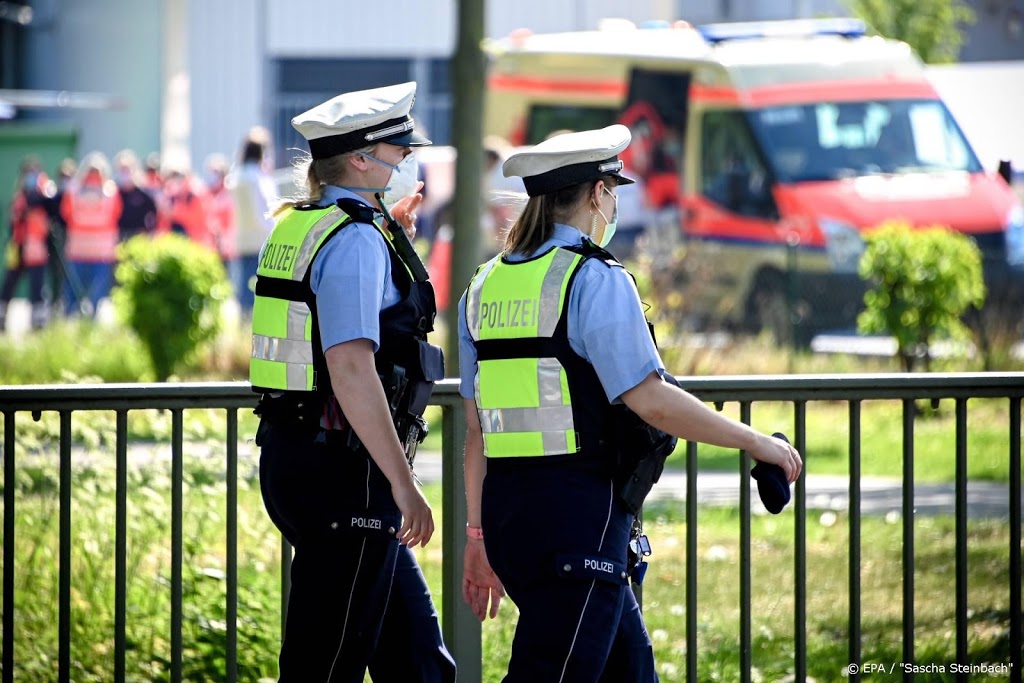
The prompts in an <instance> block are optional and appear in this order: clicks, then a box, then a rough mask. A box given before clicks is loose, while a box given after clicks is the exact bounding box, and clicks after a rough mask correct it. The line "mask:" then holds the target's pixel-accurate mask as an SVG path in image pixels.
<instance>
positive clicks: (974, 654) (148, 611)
mask: <svg viewBox="0 0 1024 683" xmlns="http://www.w3.org/2000/svg"><path fill="white" fill-rule="evenodd" d="M190 453H191V451H190ZM83 462H85V461H84V460H83ZM88 462H90V463H91V464H88V465H85V464H83V465H80V466H76V468H75V469H74V473H73V485H72V544H73V552H72V576H73V582H72V599H71V615H72V662H73V671H72V678H73V679H74V680H76V681H106V680H110V679H111V677H112V671H113V663H112V662H113V623H114V616H113V605H114V581H113V573H114V560H113V557H114V549H115V546H114V534H113V529H114V476H113V474H114V473H113V471H112V469H111V467H110V465H109V464H108V462H107V461H105V460H101V459H91V460H89V461H88ZM167 470H168V467H167V465H166V463H163V464H158V465H154V464H152V463H150V464H146V465H144V466H139V467H131V468H130V472H129V491H130V494H129V500H128V554H127V565H128V633H127V638H128V650H127V667H128V671H129V672H130V674H131V675H130V676H129V680H132V681H143V680H145V681H162V680H167V679H168V672H169V658H170V624H169V614H170V587H169V579H170V523H171V517H170V481H169V478H168V473H167ZM239 472H240V477H239V495H238V501H239V503H238V534H239V545H238V566H239V608H238V616H239V622H238V628H239V648H238V652H239V675H240V680H258V679H259V678H261V677H273V676H275V675H276V655H277V647H278V640H277V639H278V635H279V624H280V612H279V604H280V603H279V595H278V592H277V591H278V586H279V585H280V584H279V581H280V574H279V564H278V553H279V548H280V545H279V537H278V535H277V534H276V532H275V530H274V529H273V527H272V526H271V524H270V522H269V520H268V519H267V516H266V514H265V512H264V511H263V509H262V503H261V500H260V495H259V488H258V483H257V473H256V467H255V463H254V461H253V460H252V459H251V457H249V458H243V461H242V462H241V463H240V467H239ZM223 480H224V474H223V465H222V459H221V457H220V456H219V455H218V454H216V453H215V454H214V456H213V457H211V456H198V455H194V454H193V455H186V462H185V482H184V515H185V519H184V596H185V597H184V604H185V606H184V615H183V618H184V632H183V642H184V650H185V652H184V660H185V671H184V678H185V680H188V681H205V680H215V679H217V678H220V677H222V676H223V673H222V672H223V667H224V661H223V652H224V643H225V622H224V619H225V609H224V596H225V595H226V593H225V591H226V587H225V580H224V572H225V570H226V556H225V550H224V549H225V543H226V541H225V531H224V526H225V523H224V519H225V510H226V498H225V492H224V481H223ZM5 485H7V482H5ZM15 486H16V501H17V531H16V549H15V550H16V558H17V570H16V578H15V588H16V601H17V609H16V612H15V618H16V630H15V661H16V671H15V674H16V676H15V678H16V680H19V681H26V682H29V683H33V682H35V681H50V680H53V679H54V677H55V672H56V670H57V661H56V653H57V651H58V648H57V623H58V613H57V585H58V583H57V582H58V574H57V558H58V557H59V543H58V518H59V515H58V506H57V490H58V472H57V465H56V463H55V462H54V461H53V458H42V457H36V456H23V457H22V458H21V459H20V460H19V471H18V479H17V482H15ZM426 492H427V496H428V498H429V499H430V501H431V504H432V506H433V507H434V510H435V515H436V516H437V517H436V519H437V520H439V518H440V515H441V514H442V511H441V504H440V500H441V496H440V493H441V492H440V487H439V486H438V485H436V484H431V485H428V486H427V489H426ZM833 522H834V523H833ZM846 522H847V520H846V518H845V517H844V516H843V514H842V513H840V514H839V517H838V520H834V519H833V518H829V517H823V518H821V520H820V521H815V520H809V521H808V526H807V553H808V556H807V571H808V575H807V584H806V585H807V599H808V602H807V608H806V614H807V636H808V641H807V642H808V658H807V661H808V667H809V674H810V675H811V676H813V677H814V678H815V679H816V680H818V681H830V680H841V679H842V676H841V674H840V672H841V670H842V667H843V666H844V665H845V664H846V663H847V662H846V659H847V655H846V647H847V645H846V637H847V621H848V619H847V603H846V595H847V593H846V590H847V589H846V586H847V576H846V566H847V559H846V558H847V553H848V536H847V524H846ZM698 524H699V532H698V556H699V558H700V559H699V564H698V567H697V572H698V577H699V596H698V601H697V610H698V615H697V621H698V635H697V645H698V649H699V652H698V667H699V678H700V680H702V681H716V680H726V681H733V680H738V676H739V674H738V666H739V658H738V655H737V650H738V623H739V595H738V576H739V563H738V560H739V542H738V538H739V535H738V524H739V519H738V513H737V511H736V510H731V509H719V508H701V509H700V511H699V512H698ZM438 526H440V525H438ZM685 530H686V520H685V518H684V516H683V509H682V507H681V505H679V504H668V503H659V504H657V505H654V506H651V507H650V508H649V509H648V511H647V524H646V531H647V533H648V535H649V537H650V538H651V542H652V545H653V547H654V555H653V556H652V558H651V560H652V564H651V569H650V571H649V572H648V575H647V576H648V578H647V581H646V583H645V585H644V597H645V618H646V620H647V626H648V630H649V632H650V634H651V637H652V639H653V641H654V644H655V654H656V658H657V661H658V670H659V673H660V675H661V677H662V680H663V681H681V680H684V679H685V671H686V664H685V661H686V632H685V615H686V595H685V577H686V574H685V566H686V562H685V541H684V539H685ZM901 533H902V532H901V525H899V524H892V523H888V522H887V521H886V520H885V519H883V518H875V517H866V518H864V520H863V530H862V544H861V548H862V553H863V555H862V565H861V566H862V569H861V580H862V585H863V598H862V628H863V652H864V657H863V661H864V662H869V661H899V659H900V652H901V647H902V645H901V633H902V631H901V628H902V627H901V624H902V615H901V606H900V605H901V603H900V600H901V579H900V577H901V568H900V557H901V551H900V549H901V547H902V546H901ZM968 535H969V538H968V543H969V548H970V560H969V562H970V574H969V581H970V587H969V600H970V608H971V615H970V618H969V642H970V652H971V660H972V661H974V662H989V663H1000V662H1006V661H1008V659H1009V654H1008V651H1007V647H1008V635H1007V633H1008V632H1007V628H1008V626H1007V624H1008V619H1009V617H1008V613H1007V608H1008V604H1009V598H1008V583H1009V570H1008V566H1007V560H1006V557H1007V553H1006V548H1007V542H1008V538H1009V532H1008V530H1007V527H1006V523H1005V521H1004V520H971V522H970V523H969V528H968ZM793 536H794V533H793V517H792V515H790V514H783V515H781V516H779V517H769V516H764V517H755V518H754V519H753V520H752V538H753V544H752V545H753V547H752V553H753V559H752V569H751V573H752V585H753V598H752V605H751V609H752V622H753V650H752V660H753V663H754V667H755V678H754V680H765V681H775V680H780V679H782V678H783V677H784V676H786V675H787V674H788V672H790V671H791V670H792V667H793V652H794V639H793V611H794V604H793V585H794V574H793V564H794V560H793ZM915 539H916V543H917V552H916V560H917V561H916V565H915V582H916V604H915V625H916V627H915V638H916V653H917V659H918V661H919V662H948V661H949V660H950V659H952V658H954V656H955V628H954V612H953V606H952V605H953V602H952V599H951V598H950V597H946V596H951V595H952V594H953V571H952V570H953V557H954V555H953V543H954V533H953V521H952V519H950V518H945V517H938V518H920V519H918V521H917V525H916V533H915ZM441 541H442V539H441V537H440V535H437V536H435V538H434V539H433V540H432V541H431V544H430V545H429V546H428V547H427V548H425V549H420V550H418V551H417V553H418V556H419V558H420V561H421V563H422V565H423V567H424V573H425V575H426V577H427V580H428V583H429V584H430V586H431V590H432V592H433V595H434V599H435V603H436V604H437V605H438V607H440V603H441V600H440V598H441ZM938 596H942V597H938ZM515 616H516V610H515V608H514V605H512V604H511V603H508V602H506V603H505V605H504V606H503V608H502V614H501V616H500V617H499V619H498V620H496V621H489V622H487V623H486V624H485V626H484V629H483V638H484V662H483V664H484V671H485V677H484V680H486V681H496V680H499V679H500V677H501V675H502V674H503V672H504V667H505V665H506V663H507V660H508V656H509V651H510V647H511V642H512V637H513V633H514V627H515ZM918 680H924V681H932V680H935V681H939V680H952V679H946V678H942V677H941V676H940V677H930V676H922V677H919V678H918ZM972 680H984V679H980V678H972ZM994 680H996V679H994Z"/></svg>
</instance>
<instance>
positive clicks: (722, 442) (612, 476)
mask: <svg viewBox="0 0 1024 683" xmlns="http://www.w3.org/2000/svg"><path fill="white" fill-rule="evenodd" d="M629 140H630V134H629V129H628V128H626V127H625V126H622V125H614V126H609V127H607V128H604V129H601V130H596V131H584V132H580V133H571V134H566V135H559V136H556V137H553V138H551V139H549V140H546V141H545V142H543V143H541V144H539V145H537V146H536V147H533V148H531V149H527V150H525V151H522V152H519V153H517V154H513V155H512V156H510V157H509V158H508V160H507V161H506V162H505V164H504V173H505V175H510V176H519V177H522V178H523V181H524V184H525V186H526V192H527V194H528V195H529V197H530V199H529V201H528V202H527V204H526V207H525V208H524V209H523V211H522V213H521V214H520V216H519V218H518V220H517V221H516V223H515V224H514V225H513V227H512V229H511V230H510V231H509V233H508V235H507V238H506V240H505V249H504V251H503V253H502V254H500V255H499V256H497V257H495V258H494V259H492V260H491V261H488V262H487V263H485V264H484V265H482V266H481V267H480V269H479V270H478V271H477V274H476V275H475V276H474V278H473V280H472V282H470V284H469V288H468V289H467V291H466V294H465V295H464V296H463V298H462V300H461V301H460V304H459V314H460V315H459V327H458V333H459V353H460V363H461V367H460V371H461V373H460V374H461V379H462V383H461V390H460V391H461V394H462V396H463V397H464V398H465V399H466V417H467V429H466V451H465V468H466V501H467V509H468V520H469V526H468V527H467V536H468V539H467V544H466V551H465V557H464V579H463V596H464V598H465V600H466V601H467V602H468V604H469V605H470V606H471V607H472V609H473V611H474V612H475V614H476V615H477V617H478V618H480V619H483V618H484V617H485V615H486V614H487V613H488V607H490V615H491V616H492V617H493V616H495V615H496V613H497V610H498V605H499V604H500V600H501V597H502V595H503V590H507V591H508V596H509V597H510V598H511V599H512V601H513V602H515V603H516V606H517V607H518V608H519V622H518V625H517V627H516V634H515V639H514V640H513V643H512V655H511V659H510V661H509V666H508V676H507V677H506V678H505V679H504V680H505V681H506V682H508V683H513V682H515V683H519V682H526V681H558V680H561V681H574V682H575V683H582V682H596V681H599V680H600V681H621V682H623V683H625V682H629V681H636V682H641V681H652V682H653V681H657V680H658V676H657V674H656V672H655V667H654V653H653V648H652V645H651V641H650V638H649V637H648V635H647V631H646V628H645V626H644V622H643V617H642V616H641V614H640V608H639V607H638V605H637V602H636V599H635V597H634V596H633V591H632V590H631V589H630V587H629V576H630V575H629V573H628V570H627V567H628V564H627V547H628V542H629V540H630V535H631V530H632V528H633V522H634V519H633V515H632V513H631V512H630V509H629V508H628V507H627V505H626V503H625V502H624V501H623V500H622V499H621V498H620V496H619V491H618V487H617V485H616V481H617V477H616V475H617V473H616V471H615V463H616V456H617V454H618V453H617V451H613V450H612V448H611V444H615V443H616V441H617V438H618V437H619V436H620V435H619V434H618V433H617V431H618V430H617V429H616V428H615V426H614V425H616V424H618V421H617V420H616V419H615V411H613V404H617V403H625V405H626V406H628V407H629V409H631V410H632V411H633V412H635V413H636V414H637V415H638V416H639V417H640V418H641V419H642V420H644V421H645V422H647V423H648V424H650V425H651V426H653V427H655V428H657V429H658V430H661V431H663V432H668V433H669V434H672V435H675V436H678V437H679V438H685V439H692V440H695V441H703V442H706V443H712V444H716V445H719V446H723V447H726V448H742V449H744V450H746V451H747V452H748V453H749V454H750V455H751V456H752V457H754V458H755V459H758V460H764V461H766V462H770V463H774V464H779V465H781V466H782V467H783V468H784V469H785V473H786V476H787V478H788V480H789V481H790V482H792V481H793V480H794V479H796V477H797V475H799V473H800V468H801V460H800V456H799V455H798V454H797V452H796V451H795V450H794V449H793V448H792V447H791V446H790V445H789V444H788V443H785V442H783V441H781V440H778V439H773V438H771V437H768V436H765V435H762V434H759V433H758V432H756V431H754V430H753V429H751V428H750V427H748V426H746V425H743V424H741V423H739V422H736V421H734V420H731V419H729V418H727V417H725V416H723V415H720V414H718V413H717V412H715V411H714V410H712V409H710V408H709V407H707V406H706V405H704V404H703V403H701V402H700V401H698V400H697V399H696V398H694V397H693V396H691V395H690V394H688V393H686V392H684V391H682V390H681V389H679V388H677V387H675V386H673V385H671V384H669V383H668V382H666V381H664V380H663V379H662V375H663V374H664V373H665V367H664V364H663V363H662V361H661V358H660V356H659V354H658V351H657V349H656V348H655V345H654V340H653V336H652V334H651V332H650V330H649V329H648V325H647V321H646V320H645V318H644V312H643V308H642V304H641V302H640V298H639V296H638V294H637V290H636V286H635V285H634V283H633V280H632V278H631V277H630V275H629V273H627V272H626V270H625V269H624V268H622V266H621V265H620V264H619V263H618V262H617V261H615V260H614V257H613V256H612V255H611V254H609V253H608V252H607V251H605V250H604V249H603V248H602V247H603V246H604V245H607V244H608V242H609V241H610V239H611V237H612V235H613V234H614V232H615V222H616V202H617V200H616V194H617V190H618V187H619V186H620V185H623V184H628V183H631V182H632V180H631V179H630V178H627V177H625V176H623V175H622V173H621V169H622V162H621V161H620V160H619V158H618V155H619V154H620V153H621V152H622V151H623V150H625V149H626V146H627V145H628V144H629ZM632 445H634V446H635V444H632ZM538 531H539V533H538ZM492 568H493V571H492Z"/></svg>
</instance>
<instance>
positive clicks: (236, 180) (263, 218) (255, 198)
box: [227, 126, 277, 316]
mask: <svg viewBox="0 0 1024 683" xmlns="http://www.w3.org/2000/svg"><path fill="white" fill-rule="evenodd" d="M271 168H272V166H271V158H270V133H269V132H267V129H266V128H263V127H261V126H256V127H254V128H252V129H250V130H249V133H248V135H246V136H245V140H243V141H242V150H241V168H239V169H238V170H237V172H235V173H233V174H231V175H230V176H229V177H228V180H227V185H228V189H229V190H230V191H231V194H232V196H234V198H235V224H236V226H237V235H238V237H237V240H238V262H239V269H238V276H237V277H238V280H237V281H236V282H235V283H234V285H235V295H236V296H237V297H238V304H239V307H240V308H241V310H242V314H243V315H245V316H251V315H252V306H253V290H252V287H253V283H254V278H255V277H256V267H257V265H259V254H260V248H261V247H262V246H263V243H264V242H265V241H266V239H267V236H268V235H269V234H270V230H271V229H272V228H273V227H274V220H273V218H271V216H270V207H271V206H272V205H273V204H274V202H275V201H277V199H276V198H277V188H276V187H274V179H273V177H271V175H270V170H271Z"/></svg>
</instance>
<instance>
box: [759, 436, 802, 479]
mask: <svg viewBox="0 0 1024 683" xmlns="http://www.w3.org/2000/svg"><path fill="white" fill-rule="evenodd" d="M749 453H750V457H752V458H754V459H755V460H760V461H761V462H766V463H768V464H770V465H778V466H779V467H781V468H782V469H783V471H784V472H785V473H786V479H787V480H788V481H789V483H790V484H792V483H793V482H794V481H796V480H797V477H799V476H800V470H802V469H803V466H804V461H803V459H801V457H800V453H798V452H797V450H796V449H795V448H793V446H792V445H790V444H789V443H788V442H786V441H783V440H782V439H776V438H775V437H773V436H768V435H767V434H759V435H758V439H757V445H756V446H755V447H754V448H752V449H750V451H749Z"/></svg>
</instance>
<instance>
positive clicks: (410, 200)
mask: <svg viewBox="0 0 1024 683" xmlns="http://www.w3.org/2000/svg"><path fill="white" fill-rule="evenodd" d="M422 189H423V181H422V180H421V181H420V182H419V183H418V184H417V185H416V193H415V194H411V195H409V196H408V197H402V198H401V199H399V200H398V201H397V202H395V205H394V206H392V207H391V217H392V218H394V219H395V220H396V221H398V224H399V225H401V226H402V229H403V230H405V234H406V235H408V236H409V239H410V240H411V239H413V238H414V237H416V209H418V208H419V206H420V204H422V203H423V195H422V194H421V193H420V190H422Z"/></svg>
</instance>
